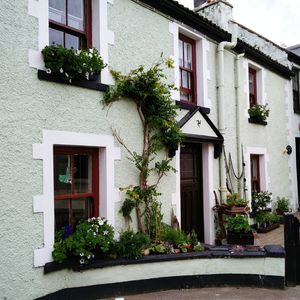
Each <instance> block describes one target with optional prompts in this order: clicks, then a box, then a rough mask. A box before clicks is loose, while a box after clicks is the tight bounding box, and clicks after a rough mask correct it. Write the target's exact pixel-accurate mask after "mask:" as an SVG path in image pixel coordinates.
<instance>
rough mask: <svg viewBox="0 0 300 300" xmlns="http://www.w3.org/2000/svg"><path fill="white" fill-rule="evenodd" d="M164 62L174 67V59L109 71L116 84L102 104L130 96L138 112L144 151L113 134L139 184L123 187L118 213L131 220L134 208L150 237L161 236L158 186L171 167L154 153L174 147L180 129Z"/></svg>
mask: <svg viewBox="0 0 300 300" xmlns="http://www.w3.org/2000/svg"><path fill="white" fill-rule="evenodd" d="M163 65H165V66H166V67H168V68H173V61H172V60H170V59H163V58H162V57H161V59H160V60H159V62H157V63H156V64H154V66H152V67H151V68H150V69H149V70H145V66H143V65H142V66H140V67H138V68H137V69H134V70H132V71H131V72H130V73H129V74H127V75H123V74H121V73H120V72H116V71H112V75H113V77H114V79H115V82H116V84H115V86H112V87H110V89H109V91H108V92H107V93H106V94H105V95H104V99H103V105H104V106H108V105H111V104H112V103H113V102H115V101H119V100H121V99H122V97H124V98H129V99H130V100H132V101H133V102H134V103H135V104H136V108H137V111H138V115H139V117H140V120H141V122H142V126H143V151H142V153H140V154H138V153H136V152H135V151H132V150H130V149H129V148H128V147H127V146H126V144H125V143H124V141H123V140H122V138H121V137H120V136H119V135H118V133H117V132H116V131H115V130H113V134H114V136H115V137H116V139H117V140H118V142H119V143H120V144H121V145H122V146H123V147H124V148H125V149H126V150H127V152H128V153H129V159H130V160H131V161H132V162H133V163H134V165H135V167H136V168H137V170H138V172H139V185H138V186H134V187H130V188H128V189H127V190H126V196H127V197H126V199H125V201H124V202H123V206H122V208H121V212H122V213H123V216H124V217H125V218H127V219H130V213H131V211H132V210H133V209H134V208H135V210H136V215H137V223H138V229H139V231H141V232H144V233H147V234H149V235H150V236H151V237H152V238H155V239H158V238H160V237H159V235H160V228H161V220H162V217H163V216H162V214H161V203H160V202H159V201H158V200H157V197H158V196H159V195H160V194H159V193H158V192H157V186H158V184H159V182H160V180H161V179H162V177H163V176H165V175H166V174H167V173H168V172H169V171H175V169H174V168H172V167H171V165H170V162H171V159H169V158H168V157H167V156H166V159H163V160H161V161H158V160H156V154H157V152H158V151H161V150H168V149H176V148H177V147H178V144H179V143H180V142H181V140H182V134H181V130H180V128H179V126H178V124H177V121H176V115H177V114H176V106H175V105H174V104H173V102H172V100H171V94H170V90H172V89H174V85H172V84H167V83H166V82H165V80H166V75H165V74H164V72H163ZM151 173H156V175H157V179H156V182H154V183H152V184H150V183H149V182H148V179H149V175H150V174H151Z"/></svg>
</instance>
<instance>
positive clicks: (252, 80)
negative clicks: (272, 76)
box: [249, 67, 258, 107]
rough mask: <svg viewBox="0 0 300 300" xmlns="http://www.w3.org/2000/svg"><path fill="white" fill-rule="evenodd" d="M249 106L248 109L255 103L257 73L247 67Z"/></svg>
mask: <svg viewBox="0 0 300 300" xmlns="http://www.w3.org/2000/svg"><path fill="white" fill-rule="evenodd" d="M249 104H250V107H251V106H253V105H256V104H258V103H257V71H256V70H255V69H253V68H251V67H249Z"/></svg>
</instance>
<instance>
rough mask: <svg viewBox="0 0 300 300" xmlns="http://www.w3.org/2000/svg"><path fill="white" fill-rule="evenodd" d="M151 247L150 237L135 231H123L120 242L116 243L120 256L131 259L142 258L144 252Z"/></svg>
mask: <svg viewBox="0 0 300 300" xmlns="http://www.w3.org/2000/svg"><path fill="white" fill-rule="evenodd" d="M150 246H151V242H150V238H149V236H148V235H146V234H143V233H140V232H137V233H134V232H133V231H131V230H129V231H123V232H122V233H121V235H120V240H119V242H117V243H116V247H117V253H118V255H119V256H121V257H124V258H130V259H138V258H141V257H142V250H143V249H146V248H149V247H150Z"/></svg>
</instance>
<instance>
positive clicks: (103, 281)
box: [38, 246, 285, 299]
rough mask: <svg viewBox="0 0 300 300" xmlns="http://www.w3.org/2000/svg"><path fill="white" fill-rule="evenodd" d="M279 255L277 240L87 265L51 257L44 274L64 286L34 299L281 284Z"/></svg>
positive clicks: (282, 264)
mask: <svg viewBox="0 0 300 300" xmlns="http://www.w3.org/2000/svg"><path fill="white" fill-rule="evenodd" d="M284 257H285V252H284V249H283V248H282V247H280V246H267V247H265V250H263V251H254V252H252V251H241V252H240V251H237V252H232V251H230V249H229V248H228V249H226V248H224V247H223V248H216V247H215V248H214V249H212V250H209V251H203V252H198V253H197V252H193V253H184V254H179V255H176V254H173V255H152V256H147V257H145V258H143V259H140V260H105V261H99V262H95V263H94V264H91V265H87V266H79V265H77V266H71V265H58V264H55V263H50V264H47V265H46V266H45V269H44V271H45V275H44V276H49V277H51V276H55V278H57V279H58V278H59V280H61V281H62V285H63V286H64V287H65V288H63V289H61V290H59V291H55V292H54V293H51V294H48V295H45V296H43V297H41V298H38V299H97V298H98V299H99V298H101V297H111V296H119V295H126V294H129V293H130V294H134V293H143V292H151V291H157V290H166V289H181V288H197V287H205V286H219V285H235V286H236V285H238V286H257V287H273V288H284V276H285V259H284ZM63 267H69V268H71V267H72V270H66V269H61V268H63ZM59 269H61V270H59ZM49 292H50V291H49Z"/></svg>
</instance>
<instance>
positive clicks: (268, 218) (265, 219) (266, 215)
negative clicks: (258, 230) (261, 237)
mask: <svg viewBox="0 0 300 300" xmlns="http://www.w3.org/2000/svg"><path fill="white" fill-rule="evenodd" d="M255 219H256V222H258V223H259V224H261V225H262V224H266V223H269V224H270V225H272V224H274V223H278V222H279V217H278V216H277V215H276V214H274V213H271V212H267V211H259V212H258V213H257V215H256V217H255Z"/></svg>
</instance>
